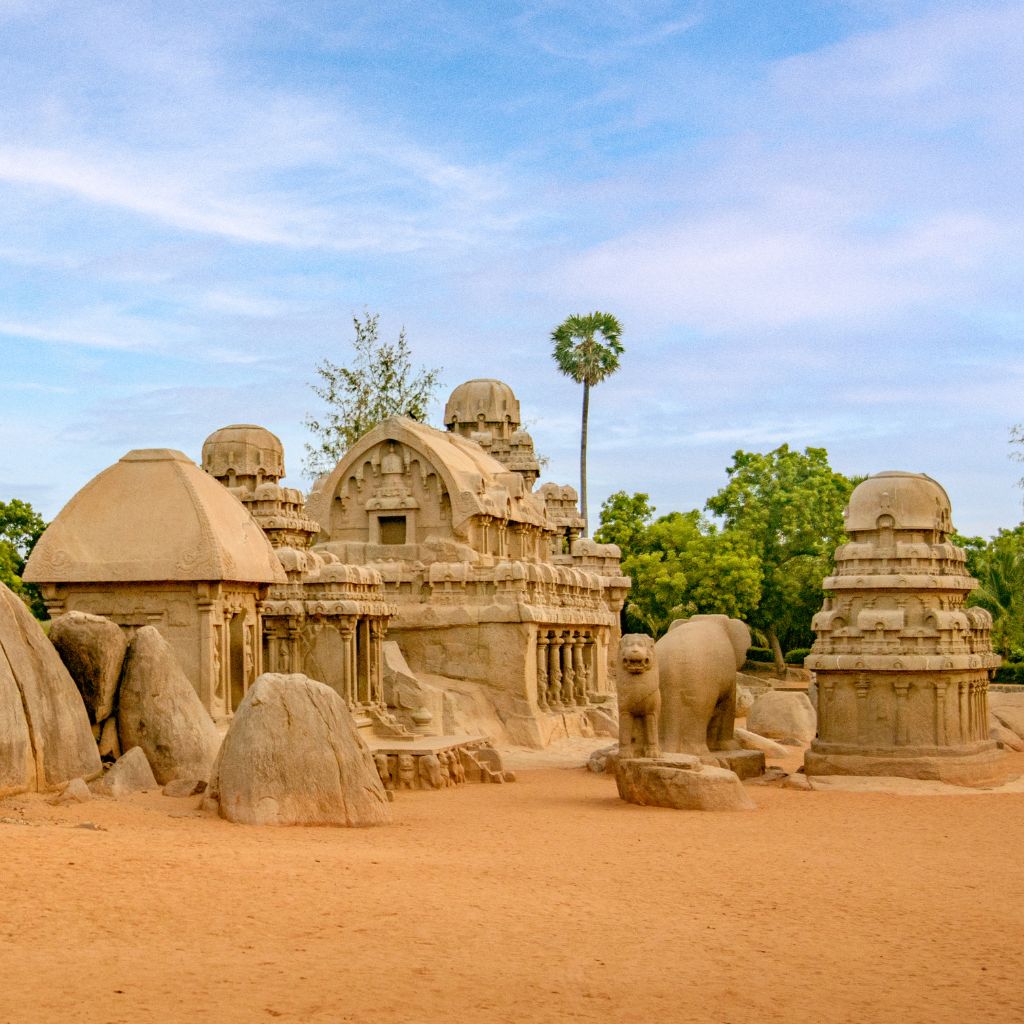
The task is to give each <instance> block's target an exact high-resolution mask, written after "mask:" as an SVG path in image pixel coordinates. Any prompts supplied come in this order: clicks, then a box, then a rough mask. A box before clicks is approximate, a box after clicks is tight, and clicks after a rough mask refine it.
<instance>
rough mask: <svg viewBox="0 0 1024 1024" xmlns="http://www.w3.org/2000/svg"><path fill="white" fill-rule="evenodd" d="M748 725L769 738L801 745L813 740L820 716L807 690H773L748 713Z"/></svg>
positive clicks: (755, 731) (764, 695) (763, 694)
mask: <svg viewBox="0 0 1024 1024" xmlns="http://www.w3.org/2000/svg"><path fill="white" fill-rule="evenodd" d="M747 728H748V729H749V730H750V732H754V733H757V734H758V735H759V736H765V737H767V738H768V739H770V740H778V741H779V742H780V743H788V744H791V745H799V744H803V743H810V742H811V740H813V739H814V737H815V734H816V733H817V730H818V717H817V715H815V713H814V705H812V704H811V701H810V699H809V698H808V696H807V694H806V693H785V692H782V691H778V690H770V691H769V692H768V693H762V694H761V696H760V697H758V698H757V700H755V701H754V704H753V707H751V709H750V711H748V712H747Z"/></svg>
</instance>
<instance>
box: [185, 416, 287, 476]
mask: <svg viewBox="0 0 1024 1024" xmlns="http://www.w3.org/2000/svg"><path fill="white" fill-rule="evenodd" d="M203 469H205V470H206V472H207V473H209V474H210V475H211V476H215V477H217V479H218V480H222V481H226V480H228V479H229V478H230V477H231V476H232V475H233V476H234V478H235V479H236V480H239V481H241V480H243V479H246V478H250V477H251V478H252V479H253V480H254V481H255V482H256V483H263V482H264V481H270V482H274V481H276V480H280V479H281V477H283V476H284V445H282V444H281V440H280V438H278V437H277V435H276V434H272V433H271V432H270V431H269V430H267V429H266V427H259V426H256V424H254V423H234V424H232V425H231V426H228V427H221V428H220V430H215V431H214V432H213V433H212V434H211V435H210V436H209V437H208V438H207V439H206V440H205V441H204V442H203Z"/></svg>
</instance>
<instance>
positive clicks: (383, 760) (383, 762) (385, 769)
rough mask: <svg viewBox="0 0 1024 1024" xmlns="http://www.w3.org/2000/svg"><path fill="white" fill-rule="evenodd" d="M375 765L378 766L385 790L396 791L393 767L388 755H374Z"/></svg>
mask: <svg viewBox="0 0 1024 1024" xmlns="http://www.w3.org/2000/svg"><path fill="white" fill-rule="evenodd" d="M373 763H374V764H375V765H376V766H377V774H378V775H379V776H380V781H381V782H382V783H383V784H384V788H385V789H394V788H395V782H394V779H392V778H391V766H390V765H389V764H388V755H387V754H374V755H373Z"/></svg>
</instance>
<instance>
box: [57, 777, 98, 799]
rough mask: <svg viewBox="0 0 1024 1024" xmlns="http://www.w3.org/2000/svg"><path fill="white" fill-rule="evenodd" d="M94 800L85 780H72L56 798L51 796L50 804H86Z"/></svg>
mask: <svg viewBox="0 0 1024 1024" xmlns="http://www.w3.org/2000/svg"><path fill="white" fill-rule="evenodd" d="M91 799H92V793H90V792H89V787H88V786H87V785H86V782H85V779H72V780H71V781H70V782H69V783H68V784H67V785H66V786H65V787H64V788H63V789H62V790H61V791H60V792H59V793H58V794H57V795H56V796H51V797H50V799H49V800H48V801H47V802H48V803H51V804H54V805H59V804H84V803H88V802H89V801H90V800H91Z"/></svg>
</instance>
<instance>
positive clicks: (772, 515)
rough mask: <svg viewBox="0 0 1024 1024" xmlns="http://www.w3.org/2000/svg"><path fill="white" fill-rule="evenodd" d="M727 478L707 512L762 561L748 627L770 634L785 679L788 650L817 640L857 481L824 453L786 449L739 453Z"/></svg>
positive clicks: (708, 502) (786, 446)
mask: <svg viewBox="0 0 1024 1024" xmlns="http://www.w3.org/2000/svg"><path fill="white" fill-rule="evenodd" d="M726 473H727V474H728V477H729V481H728V483H727V484H726V485H725V487H723V488H722V489H721V490H720V491H719V492H718V493H717V494H716V495H714V496H713V497H711V498H709V499H708V501H707V505H706V507H707V509H708V511H709V512H711V513H713V514H714V515H716V516H719V517H721V519H722V521H723V527H724V530H725V531H726V532H728V533H733V534H737V535H740V536H742V537H744V538H745V539H746V541H747V543H748V544H749V545H750V549H751V551H752V552H754V553H755V554H756V556H757V559H758V561H759V563H760V567H761V598H760V601H759V602H758V604H757V607H756V608H755V609H754V610H753V612H752V613H751V615H750V617H749V619H748V622H749V623H750V625H751V626H752V627H754V628H755V629H757V630H760V631H761V632H763V633H764V635H765V637H766V638H767V640H768V644H769V646H770V647H771V648H772V651H773V653H774V655H775V663H776V667H777V668H779V670H780V671H781V670H782V669H783V668H784V667H785V666H784V661H783V654H782V652H783V648H786V649H789V648H794V647H808V646H810V644H811V642H812V640H813V634H812V633H811V628H810V626H811V618H812V616H813V615H814V613H815V612H816V611H817V610H818V609H819V608H820V607H821V599H822V593H821V581H822V579H823V578H824V577H825V576H827V575H828V574H829V572H830V571H831V567H832V556H833V554H834V552H835V549H836V547H837V546H838V545H839V544H840V543H842V541H843V539H844V533H843V509H844V508H845V507H846V504H847V502H848V501H849V498H850V492H851V491H852V490H853V488H854V486H855V485H856V483H857V482H859V478H858V479H849V478H847V477H845V476H843V475H842V474H841V473H837V472H835V470H833V469H832V467H831V466H830V465H829V463H828V452H827V451H826V450H825V449H824V448H806V449H804V451H803V452H799V451H795V450H792V449H790V447H789V445H787V444H784V445H781V446H780V447H779V448H776V449H775V450H774V451H771V452H768V453H766V454H758V453H755V452H744V451H737V452H736V453H735V455H733V461H732V465H731V466H730V467H728V469H727V470H726Z"/></svg>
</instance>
